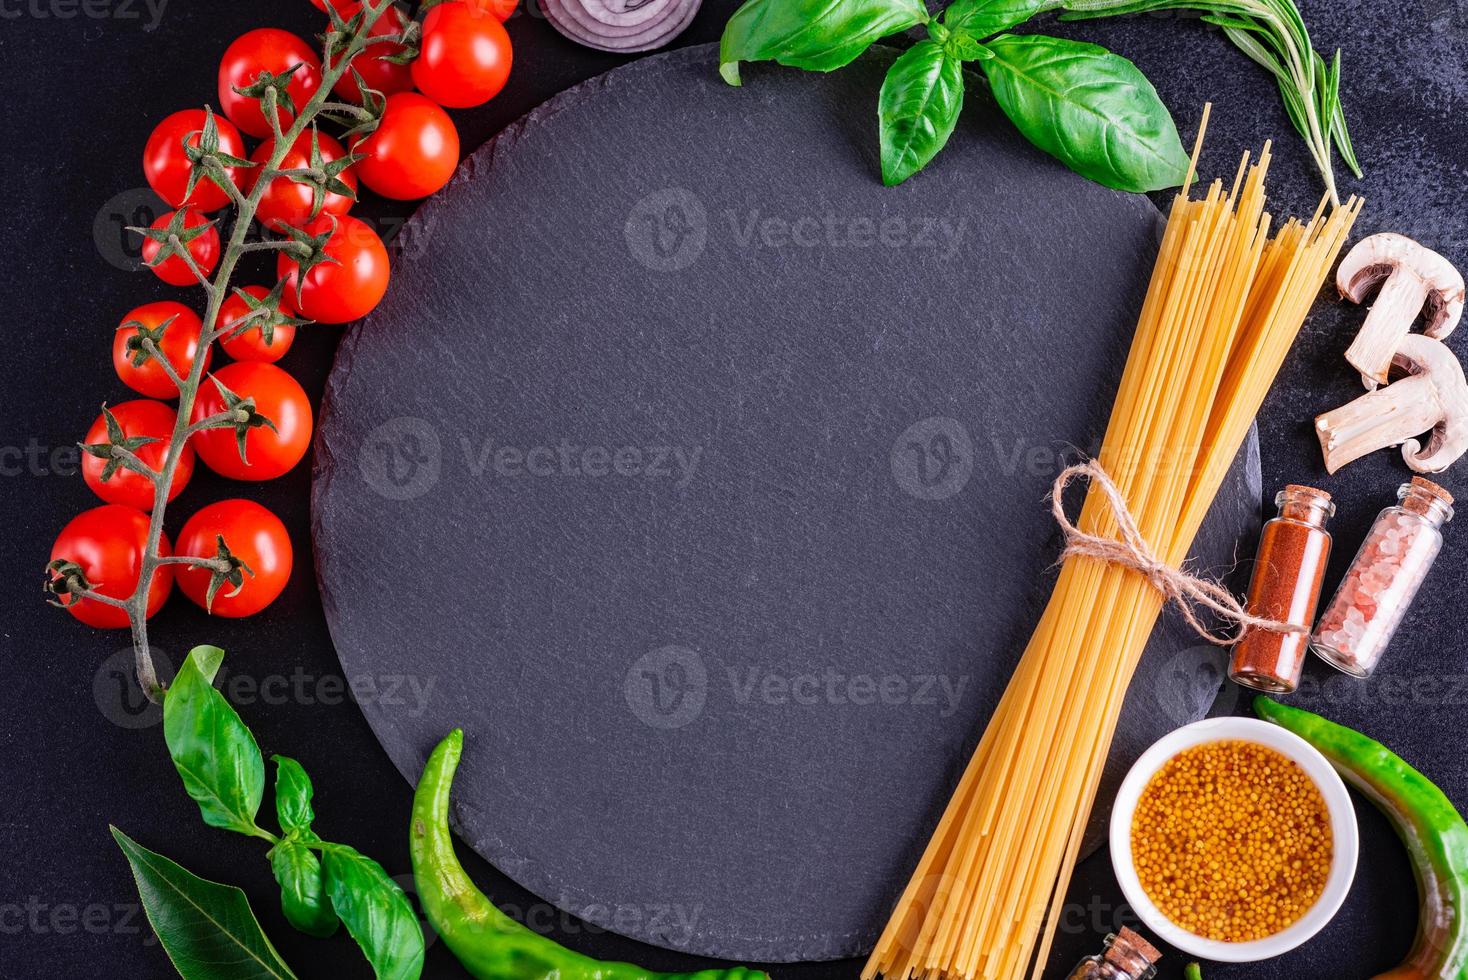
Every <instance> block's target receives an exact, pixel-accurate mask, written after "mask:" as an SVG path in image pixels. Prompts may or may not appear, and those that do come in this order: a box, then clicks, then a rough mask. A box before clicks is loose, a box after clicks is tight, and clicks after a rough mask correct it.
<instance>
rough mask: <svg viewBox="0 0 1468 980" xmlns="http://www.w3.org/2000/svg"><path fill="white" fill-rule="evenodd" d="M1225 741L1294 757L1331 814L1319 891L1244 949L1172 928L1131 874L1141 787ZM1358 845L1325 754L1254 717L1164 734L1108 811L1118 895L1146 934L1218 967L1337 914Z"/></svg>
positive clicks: (1263, 954) (1297, 940) (1273, 951)
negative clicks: (1292, 918)
mask: <svg viewBox="0 0 1468 980" xmlns="http://www.w3.org/2000/svg"><path fill="white" fill-rule="evenodd" d="M1231 739H1241V740H1244V741H1248V742H1256V743H1258V744H1260V745H1266V746H1268V747H1269V748H1271V749H1274V750H1275V751H1277V752H1279V753H1280V754H1282V755H1285V756H1287V757H1288V758H1290V759H1293V760H1294V761H1295V762H1296V763H1298V764H1299V766H1300V768H1301V769H1303V770H1305V773H1306V774H1307V775H1308V776H1309V777H1310V778H1311V779H1313V780H1314V781H1315V785H1316V786H1318V787H1319V788H1320V795H1321V796H1322V797H1323V798H1324V799H1325V806H1326V809H1327V811H1328V812H1329V813H1330V827H1331V836H1332V842H1333V845H1334V846H1333V848H1332V854H1331V863H1330V874H1329V876H1328V877H1327V878H1326V880H1325V890H1324V891H1323V892H1321V895H1320V898H1318V899H1317V900H1316V902H1315V904H1314V905H1312V906H1311V907H1310V910H1309V911H1308V912H1306V913H1305V914H1304V915H1303V916H1301V917H1300V919H1299V920H1298V921H1296V922H1295V923H1294V925H1292V926H1290V927H1289V928H1288V929H1285V930H1283V931H1282V932H1277V933H1275V934H1274V935H1272V936H1268V937H1266V938H1264V939H1255V940H1251V941H1250V942H1245V943H1228V942H1223V941H1222V940H1218V939H1205V938H1204V937H1202V936H1199V935H1196V934H1194V933H1191V932H1188V931H1187V930H1186V929H1184V928H1182V927H1181V926H1179V925H1177V924H1175V923H1174V922H1172V921H1171V920H1170V919H1168V918H1167V916H1165V915H1163V914H1162V913H1161V912H1160V911H1158V909H1157V906H1156V905H1153V904H1152V900H1151V899H1150V898H1148V897H1147V893H1146V892H1145V891H1143V890H1142V883H1141V881H1140V880H1138V878H1137V869H1136V868H1135V867H1134V866H1133V864H1132V840H1131V836H1132V835H1131V830H1132V816H1133V814H1134V813H1135V812H1136V809H1137V801H1138V799H1140V798H1141V795H1142V790H1144V789H1145V788H1146V787H1147V783H1148V782H1150V781H1151V779H1152V777H1153V775H1155V774H1156V772H1157V770H1159V769H1161V768H1162V766H1163V764H1164V763H1166V762H1167V760H1169V759H1171V758H1172V757H1173V756H1175V755H1177V754H1178V753H1179V752H1181V751H1183V750H1184V749H1189V748H1192V747H1193V746H1195V745H1201V744H1203V743H1205V742H1217V741H1221V740H1231ZM1358 847H1359V840H1358V836H1357V831H1356V811H1355V810H1354V809H1353V808H1352V806H1351V798H1350V796H1349V794H1347V793H1346V787H1345V784H1344V783H1342V782H1341V777H1340V776H1338V775H1337V774H1336V771H1335V770H1334V769H1332V768H1331V765H1330V763H1329V762H1327V761H1326V760H1325V756H1323V755H1321V754H1320V753H1319V752H1317V751H1316V750H1315V749H1314V747H1312V746H1311V745H1310V744H1309V743H1308V742H1306V741H1305V740H1304V739H1302V738H1300V737H1299V736H1298V735H1296V734H1294V733H1293V732H1289V731H1286V730H1285V729H1283V728H1280V727H1279V726H1277V725H1271V724H1270V723H1269V722H1267V721H1260V720H1258V719H1256V718H1208V719H1204V720H1203V721H1198V722H1194V723H1193V724H1191V725H1186V726H1184V727H1182V728H1179V729H1177V730H1176V731H1174V732H1169V733H1168V734H1166V735H1164V736H1163V737H1162V738H1160V739H1158V740H1157V742H1156V743H1154V744H1153V746H1152V747H1151V748H1149V749H1148V750H1147V751H1146V752H1143V753H1142V757H1141V758H1140V759H1138V760H1137V762H1136V765H1134V766H1132V769H1131V772H1129V773H1127V776H1126V779H1125V780H1123V781H1122V784H1121V789H1120V791H1118V792H1117V794H1116V806H1115V808H1113V810H1112V812H1111V866H1112V868H1114V869H1115V871H1116V878H1117V881H1118V882H1120V883H1121V890H1122V892H1123V893H1124V894H1125V895H1126V899H1127V901H1128V902H1129V903H1130V904H1131V906H1132V909H1133V910H1134V911H1135V912H1136V913H1137V917H1138V918H1140V919H1141V920H1142V921H1143V922H1144V923H1146V925H1147V928H1148V929H1150V930H1151V931H1152V933H1153V935H1155V936H1157V937H1158V938H1160V939H1162V940H1164V941H1165V942H1167V943H1170V944H1171V945H1173V946H1176V947H1177V948H1178V949H1180V950H1182V951H1183V952H1185V953H1191V954H1192V955H1194V956H1197V957H1201V958H1202V959H1207V960H1217V961H1219V962H1223V963H1253V962H1255V961H1256V960H1264V959H1269V958H1270V957H1271V956H1279V955H1280V954H1281V953H1285V952H1288V951H1289V950H1292V949H1294V948H1295V947H1296V946H1298V945H1300V944H1301V943H1303V942H1304V941H1305V940H1307V939H1309V938H1310V937H1311V936H1313V935H1315V934H1316V933H1317V932H1319V931H1320V930H1321V928H1322V927H1324V925H1325V924H1326V923H1327V922H1329V921H1330V920H1331V917H1332V916H1334V915H1335V914H1336V912H1337V911H1338V910H1339V909H1340V907H1341V902H1343V901H1345V898H1346V893H1347V892H1348V891H1350V890H1351V879H1352V878H1354V877H1355V876H1356V852H1357V849H1358Z"/></svg>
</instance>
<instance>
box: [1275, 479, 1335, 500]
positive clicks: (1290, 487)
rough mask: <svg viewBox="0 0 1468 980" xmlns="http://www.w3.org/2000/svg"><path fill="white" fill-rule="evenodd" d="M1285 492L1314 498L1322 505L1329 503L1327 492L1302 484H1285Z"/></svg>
mask: <svg viewBox="0 0 1468 980" xmlns="http://www.w3.org/2000/svg"><path fill="white" fill-rule="evenodd" d="M1285 492H1286V493H1297V494H1299V495H1300V496H1302V497H1315V498H1317V499H1318V500H1320V501H1321V502H1322V503H1326V502H1329V500H1330V493H1329V491H1326V490H1321V489H1320V488H1319V487H1307V486H1305V485H1304V484H1303V483H1287V484H1285Z"/></svg>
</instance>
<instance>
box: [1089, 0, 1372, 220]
mask: <svg viewBox="0 0 1468 980" xmlns="http://www.w3.org/2000/svg"><path fill="white" fill-rule="evenodd" d="M1064 10H1065V13H1064V14H1063V15H1062V17H1061V19H1062V20H1090V19H1092V18H1096V17H1114V16H1118V15H1120V14H1140V13H1151V12H1152V11H1155V10H1196V11H1198V12H1199V13H1201V14H1202V19H1203V21H1204V22H1205V23H1209V24H1214V25H1216V26H1218V27H1220V28H1222V29H1223V32H1224V34H1226V35H1227V36H1228V39H1229V40H1230V41H1232V42H1233V43H1234V44H1235V45H1236V46H1237V47H1238V48H1239V50H1241V51H1243V52H1244V54H1246V55H1248V56H1249V57H1250V59H1252V60H1253V61H1254V62H1255V63H1256V64H1258V65H1260V66H1261V67H1263V68H1264V69H1266V70H1267V71H1268V72H1269V73H1270V74H1272V75H1273V76H1274V77H1275V81H1277V82H1278V83H1279V92H1280V96H1281V97H1282V98H1283V99H1284V106H1285V112H1286V113H1287V114H1288V115H1289V117H1290V122H1291V123H1293V124H1294V126H1295V129H1296V131H1298V132H1299V134H1300V136H1301V138H1303V139H1304V140H1305V145H1306V146H1307V147H1309V149H1310V156H1311V157H1313V158H1314V160H1315V166H1316V168H1317V169H1318V170H1319V171H1320V176H1321V177H1322V178H1323V179H1324V181H1325V189H1326V191H1327V192H1328V193H1329V194H1330V200H1331V203H1332V204H1338V203H1339V201H1340V197H1339V195H1338V194H1337V193H1336V186H1335V171H1334V168H1333V166H1332V160H1333V152H1332V151H1333V150H1334V151H1336V152H1339V153H1340V155H1341V159H1342V160H1344V161H1345V163H1346V166H1347V167H1349V168H1350V170H1351V173H1353V174H1355V175H1356V176H1357V177H1360V176H1361V166H1360V164H1359V163H1358V162H1357V161H1356V151H1355V150H1354V149H1353V148H1352V146H1351V135H1350V132H1349V131H1348V130H1347V129H1346V115H1345V112H1344V110H1343V109H1342V108H1341V53H1340V51H1339V49H1338V50H1337V51H1336V53H1335V55H1334V56H1333V57H1332V58H1331V60H1330V61H1329V62H1327V61H1326V60H1325V59H1324V58H1322V57H1321V56H1320V55H1319V54H1318V53H1316V51H1315V49H1314V47H1312V46H1311V43H1310V32H1309V31H1308V30H1307V29H1306V27H1305V21H1304V19H1303V18H1301V16H1300V11H1299V10H1298V9H1297V8H1296V7H1295V5H1294V3H1293V2H1291V0H1065V3H1064Z"/></svg>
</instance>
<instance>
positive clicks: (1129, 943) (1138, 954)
mask: <svg viewBox="0 0 1468 980" xmlns="http://www.w3.org/2000/svg"><path fill="white" fill-rule="evenodd" d="M1105 958H1106V960H1107V962H1109V963H1112V964H1113V965H1115V966H1117V967H1119V968H1120V969H1121V970H1123V971H1124V972H1125V973H1127V974H1128V975H1129V976H1142V975H1150V974H1151V970H1152V967H1153V966H1154V965H1155V964H1156V963H1157V961H1158V960H1160V959H1162V954H1161V953H1159V952H1158V951H1157V947H1155V946H1153V945H1152V944H1151V943H1149V942H1147V940H1145V939H1143V938H1142V937H1141V936H1140V935H1138V934H1137V933H1135V932H1133V931H1132V930H1131V929H1128V928H1126V927H1125V926H1123V927H1122V930H1121V932H1120V933H1118V934H1117V937H1116V940H1115V941H1114V942H1112V943H1111V945H1110V946H1109V947H1108V948H1107V950H1106V957H1105Z"/></svg>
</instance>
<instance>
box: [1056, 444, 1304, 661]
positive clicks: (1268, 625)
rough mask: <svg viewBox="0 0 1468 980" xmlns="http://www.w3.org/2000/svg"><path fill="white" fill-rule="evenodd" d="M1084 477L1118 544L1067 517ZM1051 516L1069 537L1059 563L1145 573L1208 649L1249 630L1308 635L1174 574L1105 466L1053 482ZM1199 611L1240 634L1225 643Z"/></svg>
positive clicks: (1081, 466) (1076, 470)
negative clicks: (1071, 560)
mask: <svg viewBox="0 0 1468 980" xmlns="http://www.w3.org/2000/svg"><path fill="white" fill-rule="evenodd" d="M1081 477H1084V478H1085V479H1087V480H1089V481H1090V482H1091V484H1092V485H1093V486H1096V487H1099V488H1100V490H1101V492H1102V493H1103V494H1104V495H1105V496H1106V501H1107V503H1109V504H1110V505H1111V513H1112V516H1113V517H1115V518H1116V525H1117V528H1118V530H1119V531H1120V532H1121V538H1120V540H1118V539H1116V538H1105V537H1101V536H1100V535H1096V534H1088V533H1086V532H1085V531H1082V530H1081V529H1080V528H1079V527H1077V526H1076V525H1075V524H1073V523H1071V520H1070V518H1068V517H1066V516H1065V504H1064V501H1063V499H1062V497H1063V495H1064V493H1065V488H1066V487H1068V486H1070V484H1071V483H1072V482H1073V481H1075V480H1076V479H1078V478H1081ZM1050 510H1051V513H1053V514H1054V515H1055V521H1056V523H1058V524H1059V525H1060V529H1061V531H1062V532H1063V533H1064V534H1065V550H1064V551H1063V552H1061V555H1060V557H1061V558H1068V557H1069V556H1071V555H1083V556H1085V557H1087V558H1095V559H1097V560H1098V561H1103V562H1108V563H1111V564H1115V565H1124V566H1126V567H1127V568H1130V569H1133V570H1134V571H1137V572H1139V573H1141V574H1142V575H1143V576H1145V577H1146V579H1147V581H1148V582H1150V583H1151V584H1152V587H1153V588H1155V589H1156V590H1157V591H1158V592H1161V593H1162V597H1163V599H1165V600H1166V601H1168V602H1171V603H1173V604H1174V605H1176V606H1177V607H1178V609H1180V610H1182V614H1183V618H1184V619H1186V620H1187V623H1188V625H1189V626H1191V627H1192V628H1193V630H1194V631H1195V632H1197V634H1198V635H1199V636H1201V637H1202V638H1203V639H1205V640H1207V641H1208V642H1209V643H1213V644H1215V645H1217V646H1221V647H1226V646H1233V645H1234V644H1235V643H1238V642H1239V640H1241V639H1243V637H1244V634H1245V633H1246V632H1247V631H1248V630H1249V629H1250V628H1251V627H1257V628H1259V629H1266V630H1271V631H1273V632H1275V633H1304V632H1308V630H1309V627H1306V626H1299V625H1296V624H1294V623H1286V622H1282V621H1280V620H1277V619H1265V618H1264V617H1262V616H1255V615H1253V614H1252V613H1250V612H1249V611H1248V610H1247V609H1245V608H1244V606H1243V604H1242V603H1240V602H1239V600H1238V599H1236V598H1235V597H1234V594H1233V593H1232V592H1230V591H1229V590H1228V589H1226V588H1224V587H1223V586H1222V585H1220V584H1219V583H1218V582H1214V581H1211V580H1209V579H1202V578H1197V577H1195V576H1192V575H1189V574H1188V573H1187V572H1185V571H1183V570H1182V569H1180V568H1174V567H1173V566H1171V565H1169V564H1167V563H1166V562H1164V561H1163V560H1162V559H1160V558H1158V557H1157V554H1156V552H1154V551H1153V550H1152V548H1151V546H1150V545H1148V544H1147V540H1146V539H1145V538H1143V537H1142V532H1141V531H1140V530H1139V529H1138V528H1137V522H1136V519H1135V518H1133V517H1132V514H1131V511H1130V510H1128V509H1127V505H1126V500H1125V499H1124V498H1123V497H1122V495H1121V490H1120V489H1119V488H1118V487H1117V485H1116V484H1115V483H1114V482H1113V481H1112V479H1111V476H1110V475H1109V474H1108V473H1107V472H1106V470H1105V469H1103V468H1102V466H1101V464H1100V463H1097V462H1096V461H1095V460H1090V461H1088V462H1085V463H1077V464H1075V465H1074V466H1068V467H1066V468H1065V469H1064V470H1062V471H1061V473H1060V475H1059V476H1058V477H1056V478H1055V484H1054V485H1053V486H1052V487H1051V488H1050ZM1199 606H1203V607H1204V608H1207V609H1210V610H1212V611H1213V612H1214V613H1215V614H1216V615H1218V616H1219V617H1221V618H1222V619H1225V620H1227V621H1229V622H1230V623H1233V624H1235V625H1236V626H1237V631H1236V632H1235V633H1233V634H1231V635H1228V636H1223V637H1220V636H1216V635H1214V634H1213V633H1212V632H1210V631H1209V629H1208V627H1207V626H1205V625H1204V624H1203V622H1202V620H1200V619H1199V618H1198V613H1197V607H1199Z"/></svg>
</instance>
